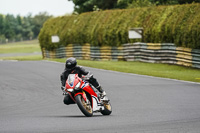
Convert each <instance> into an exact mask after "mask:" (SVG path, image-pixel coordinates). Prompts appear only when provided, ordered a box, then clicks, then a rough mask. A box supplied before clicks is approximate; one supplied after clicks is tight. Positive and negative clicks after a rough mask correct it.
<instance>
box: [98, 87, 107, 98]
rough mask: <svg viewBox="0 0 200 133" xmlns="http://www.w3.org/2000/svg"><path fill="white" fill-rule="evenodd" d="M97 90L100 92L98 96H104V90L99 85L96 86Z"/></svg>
mask: <svg viewBox="0 0 200 133" xmlns="http://www.w3.org/2000/svg"><path fill="white" fill-rule="evenodd" d="M97 90H98V91H99V92H100V97H101V98H103V97H104V96H106V92H105V91H104V90H103V88H102V87H101V86H99V87H97Z"/></svg>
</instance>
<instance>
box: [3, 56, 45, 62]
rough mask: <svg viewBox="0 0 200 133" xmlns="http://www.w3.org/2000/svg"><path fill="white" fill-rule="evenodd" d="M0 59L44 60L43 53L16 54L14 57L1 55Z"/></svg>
mask: <svg viewBox="0 0 200 133" xmlns="http://www.w3.org/2000/svg"><path fill="white" fill-rule="evenodd" d="M0 60H20V61H26V60H42V55H28V56H14V57H0Z"/></svg>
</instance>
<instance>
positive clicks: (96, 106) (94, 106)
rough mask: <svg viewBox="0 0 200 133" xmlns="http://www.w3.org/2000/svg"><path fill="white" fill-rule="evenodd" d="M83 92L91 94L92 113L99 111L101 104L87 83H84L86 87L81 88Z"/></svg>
mask: <svg viewBox="0 0 200 133" xmlns="http://www.w3.org/2000/svg"><path fill="white" fill-rule="evenodd" d="M82 89H83V90H84V91H86V92H88V93H89V94H91V99H92V109H93V111H99V110H100V108H102V104H101V103H100V101H99V98H98V96H97V94H96V93H95V92H94V90H93V89H92V88H91V87H90V85H89V83H86V85H83V88H82Z"/></svg>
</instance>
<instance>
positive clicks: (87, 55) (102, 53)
mask: <svg viewBox="0 0 200 133" xmlns="http://www.w3.org/2000/svg"><path fill="white" fill-rule="evenodd" d="M42 55H43V57H44V58H68V57H76V58H77V59H87V60H117V61H118V60H124V56H123V47H110V46H104V47H98V46H90V44H88V43H87V44H85V45H83V46H81V45H77V44H74V45H72V44H69V45H68V46H67V47H60V48H57V49H55V50H53V51H48V50H45V49H44V48H43V49H42Z"/></svg>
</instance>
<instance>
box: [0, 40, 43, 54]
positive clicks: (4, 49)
mask: <svg viewBox="0 0 200 133" xmlns="http://www.w3.org/2000/svg"><path fill="white" fill-rule="evenodd" d="M34 52H41V49H40V46H39V42H38V40H32V41H24V42H17V43H8V44H0V54H7V53H34Z"/></svg>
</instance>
